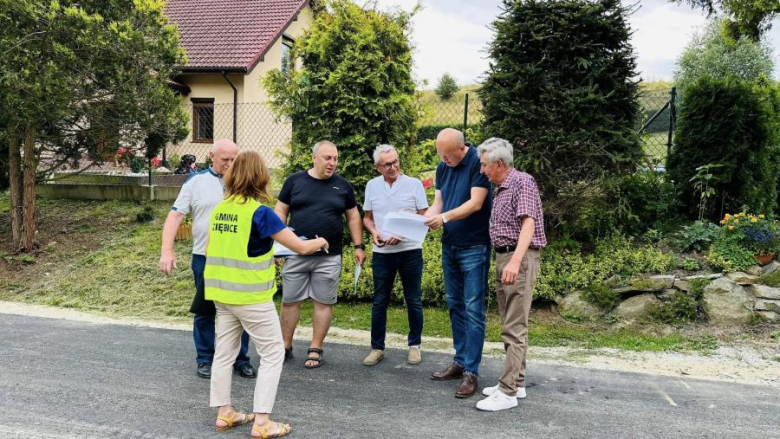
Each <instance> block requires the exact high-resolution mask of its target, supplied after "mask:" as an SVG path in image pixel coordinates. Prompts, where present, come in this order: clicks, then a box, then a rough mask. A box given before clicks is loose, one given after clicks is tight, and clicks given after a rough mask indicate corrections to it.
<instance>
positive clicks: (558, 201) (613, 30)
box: [479, 0, 643, 226]
mask: <svg viewBox="0 0 780 439" xmlns="http://www.w3.org/2000/svg"><path fill="white" fill-rule="evenodd" d="M503 9H504V11H505V12H504V13H503V14H501V15H500V16H499V18H498V19H496V21H495V22H494V23H493V27H494V28H495V38H494V39H493V41H492V42H491V43H490V46H489V48H488V54H489V57H490V67H489V70H488V72H487V74H486V79H485V81H484V83H483V85H482V87H481V89H480V90H479V95H480V98H481V100H482V103H483V106H484V108H483V115H484V119H483V129H484V132H485V134H486V136H487V137H493V136H496V137H502V138H505V139H508V140H509V141H511V142H515V144H516V145H517V152H516V155H515V157H516V159H515V161H516V163H515V165H516V166H517V167H518V169H522V170H524V171H527V172H529V173H531V174H532V175H534V176H535V177H537V182H538V183H539V189H540V191H541V194H542V200H544V202H545V220H547V221H548V223H549V224H552V225H554V226H558V225H560V224H564V223H568V224H569V225H575V224H576V222H577V220H578V219H579V215H580V212H581V211H582V210H583V208H585V207H586V206H587V205H588V204H589V203H590V201H591V198H590V197H589V195H590V194H591V191H589V190H588V189H589V188H590V187H593V186H594V185H597V184H598V183H599V182H600V178H599V177H600V176H602V175H604V174H607V173H613V174H614V173H630V172H632V171H634V170H635V169H636V168H637V164H638V163H639V161H640V160H641V158H642V157H643V151H642V147H641V145H640V139H639V136H638V134H637V132H636V129H635V126H636V122H637V117H638V113H639V111H638V93H639V90H638V86H637V82H636V80H635V78H636V76H637V73H636V59H635V55H634V53H633V49H632V46H631V44H630V43H629V38H630V35H631V30H630V29H629V26H628V21H627V16H628V14H629V13H630V9H629V8H627V7H624V6H622V4H621V2H620V0H603V1H599V2H584V1H580V0H549V1H541V0H524V1H518V0H504V2H503ZM542 177H543V178H542Z"/></svg>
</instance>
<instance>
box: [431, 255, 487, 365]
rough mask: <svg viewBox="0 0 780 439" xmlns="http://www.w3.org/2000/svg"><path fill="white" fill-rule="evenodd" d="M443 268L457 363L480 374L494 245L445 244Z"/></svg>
mask: <svg viewBox="0 0 780 439" xmlns="http://www.w3.org/2000/svg"><path fill="white" fill-rule="evenodd" d="M442 267H443V270H444V290H445V291H446V293H447V309H448V310H449V312H450V324H451V325H452V342H453V344H454V345H455V358H454V362H455V363H456V364H458V365H460V366H462V367H463V368H464V369H465V372H466V373H468V374H471V375H474V376H477V375H479V363H480V362H481V361H482V345H483V343H484V342H485V293H486V292H487V288H488V286H487V280H488V271H489V270H490V246H489V245H476V246H458V245H449V244H442Z"/></svg>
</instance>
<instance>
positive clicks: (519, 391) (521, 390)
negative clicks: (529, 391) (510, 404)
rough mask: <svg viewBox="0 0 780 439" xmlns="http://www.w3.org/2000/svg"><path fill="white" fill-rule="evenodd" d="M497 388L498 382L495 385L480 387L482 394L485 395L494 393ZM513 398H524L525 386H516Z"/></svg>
mask: <svg viewBox="0 0 780 439" xmlns="http://www.w3.org/2000/svg"><path fill="white" fill-rule="evenodd" d="M497 390H498V384H496V385H495V386H490V387H485V388H484V389H482V394H483V395H485V396H490V395H492V394H493V393H495V392H496V391H497ZM515 398H517V399H525V387H518V388H517V394H516V395H515Z"/></svg>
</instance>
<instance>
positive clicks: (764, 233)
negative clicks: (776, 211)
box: [720, 212, 780, 255]
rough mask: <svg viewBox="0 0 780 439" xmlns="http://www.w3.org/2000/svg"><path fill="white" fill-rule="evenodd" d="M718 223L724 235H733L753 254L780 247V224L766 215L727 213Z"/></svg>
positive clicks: (767, 251)
mask: <svg viewBox="0 0 780 439" xmlns="http://www.w3.org/2000/svg"><path fill="white" fill-rule="evenodd" d="M720 224H721V226H722V230H723V233H724V234H725V235H727V236H731V237H733V238H734V239H735V240H737V242H739V244H740V245H741V246H742V247H743V248H744V249H746V250H749V251H751V252H753V254H754V255H765V254H769V253H775V252H776V251H777V250H778V248H779V247H780V235H779V234H778V233H780V225H778V223H777V221H775V220H771V219H768V218H767V217H766V215H750V214H747V213H744V212H742V213H738V214H736V215H730V214H728V213H727V214H726V215H725V216H724V217H723V219H722V220H721V221H720Z"/></svg>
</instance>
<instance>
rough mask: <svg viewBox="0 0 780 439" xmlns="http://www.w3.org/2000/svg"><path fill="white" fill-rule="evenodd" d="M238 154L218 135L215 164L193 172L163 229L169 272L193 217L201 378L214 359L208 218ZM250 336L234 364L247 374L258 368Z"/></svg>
mask: <svg viewBox="0 0 780 439" xmlns="http://www.w3.org/2000/svg"><path fill="white" fill-rule="evenodd" d="M237 155H238V147H236V144H235V143H233V142H232V141H231V140H228V139H219V140H217V141H216V142H215V143H214V145H213V146H212V147H211V149H210V150H209V157H210V158H211V161H212V165H211V167H209V169H206V170H205V171H201V172H198V173H196V174H192V175H190V176H189V178H187V181H185V182H184V185H183V186H182V188H181V191H180V192H179V196H178V197H176V201H175V202H174V203H173V207H172V208H171V211H170V212H169V213H168V218H166V220H165V225H164V226H163V232H162V250H161V251H160V270H162V272H163V273H165V274H166V275H170V274H171V272H172V271H173V270H174V269H175V268H176V255H175V254H174V251H173V240H174V238H175V237H176V231H177V230H178V228H179V224H181V222H182V220H184V217H185V216H186V215H187V214H188V213H189V214H190V216H191V217H192V238H193V243H192V263H191V267H192V275H193V277H194V279H195V298H194V299H193V300H192V305H191V306H190V312H191V313H193V314H194V315H195V316H194V318H193V328H192V335H193V338H194V340H195V351H196V352H197V357H196V360H195V361H196V362H197V365H198V366H197V374H198V376H199V377H201V378H207V379H209V378H211V362H212V360H213V359H214V338H215V334H214V317H215V315H216V308H215V307H214V302H211V301H210V300H206V298H205V296H204V289H205V285H204V283H203V271H204V269H205V267H206V241H207V240H208V234H209V218H210V217H211V212H212V210H214V207H215V206H216V205H217V204H219V203H220V202H221V201H222V198H223V196H222V195H223V192H224V190H225V188H224V185H223V184H222V176H223V175H225V173H226V172H227V171H228V169H230V166H231V165H232V164H233V160H235V159H236V156H237ZM248 350H249V336H248V335H247V333H246V332H244V334H243V335H242V337H241V349H240V351H239V353H238V357H237V358H236V362H235V363H234V364H233V368H234V369H235V370H236V371H237V372H238V373H239V375H241V376H242V377H244V378H254V377H256V376H257V372H256V371H255V368H254V367H253V366H252V365H251V364H250V363H249V356H248V355H247V351H248Z"/></svg>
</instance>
